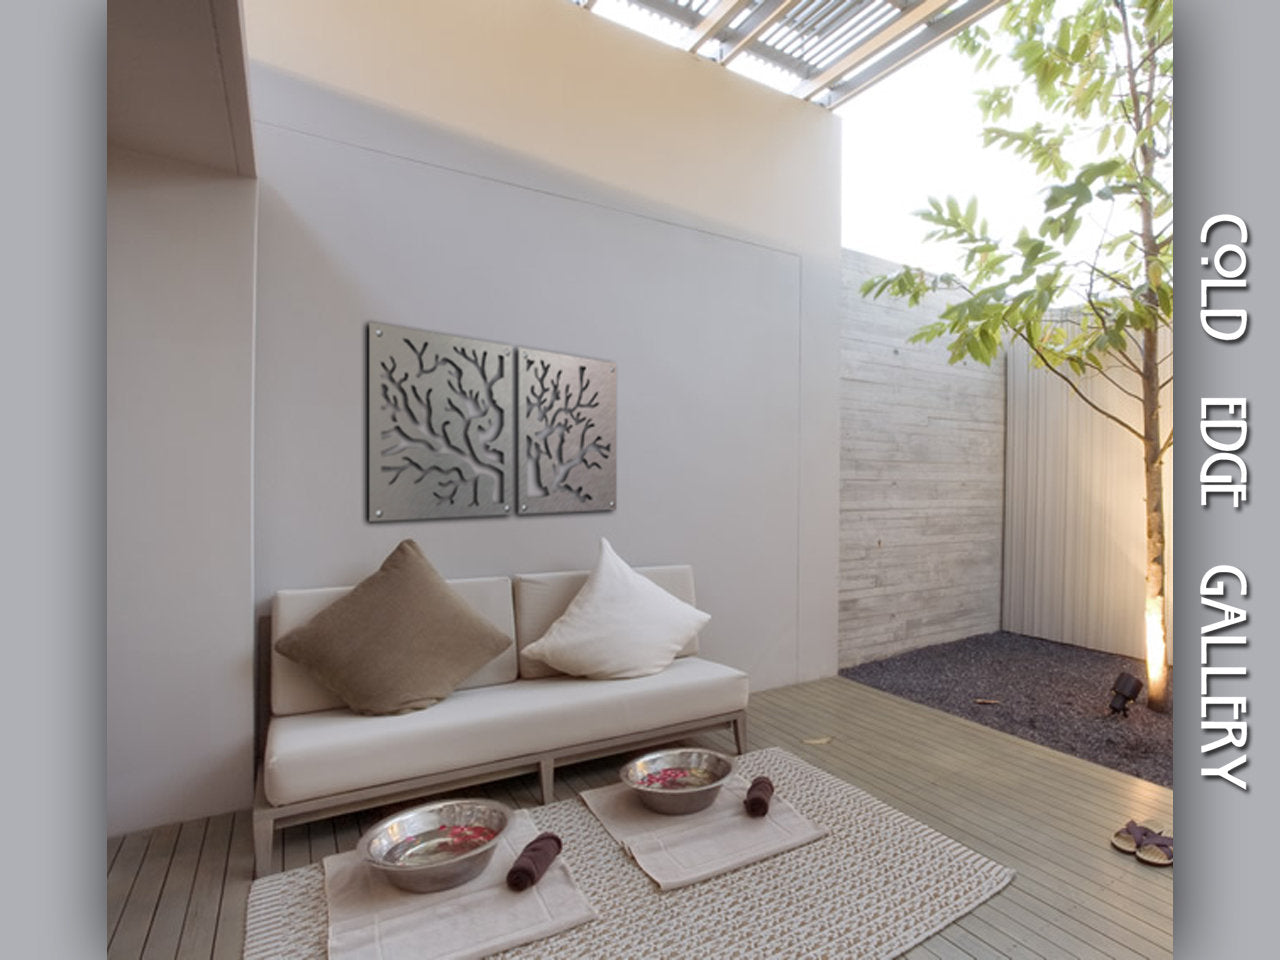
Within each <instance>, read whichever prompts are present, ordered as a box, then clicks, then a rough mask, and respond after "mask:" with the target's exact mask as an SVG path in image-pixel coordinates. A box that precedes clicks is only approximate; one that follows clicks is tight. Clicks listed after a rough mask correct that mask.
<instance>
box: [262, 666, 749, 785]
mask: <svg viewBox="0 0 1280 960" xmlns="http://www.w3.org/2000/svg"><path fill="white" fill-rule="evenodd" d="M746 705H747V675H746V674H745V673H743V672H742V671H740V670H735V669H734V668H732V667H727V666H724V665H722V664H718V663H712V662H711V661H709V660H702V659H700V658H698V657H684V658H681V659H679V660H676V661H675V662H674V663H672V664H671V666H669V667H667V669H665V670H663V671H662V672H661V673H656V674H653V675H652V676H648V677H636V678H634V679H630V680H612V681H608V682H605V681H600V680H584V679H581V678H578V677H548V678H544V679H540V680H517V681H515V682H514V683H508V684H502V685H499V686H490V687H475V688H473V689H470V690H458V691H456V692H455V693H454V694H453V695H452V696H450V697H449V698H448V699H447V700H443V701H441V702H440V703H438V704H436V705H435V706H434V707H432V708H431V709H430V710H423V711H419V712H417V713H408V714H403V715H400V716H385V717H362V716H356V715H354V714H352V713H351V712H349V711H346V710H326V711H323V712H320V713H307V714H299V715H296V716H288V717H276V718H274V719H273V720H272V721H271V725H270V727H269V729H268V734H267V743H266V753H265V757H264V761H263V771H264V776H263V787H264V789H265V791H266V795H267V799H268V800H269V801H270V802H271V803H272V804H275V805H280V804H284V803H295V802H298V801H301V800H309V799H312V798H315V797H322V796H327V795H329V794H334V793H341V792H343V791H347V790H357V789H361V788H364V787H371V786H375V785H379V784H385V783H391V782H394V781H397V780H406V779H409V778H412V777H421V776H427V775H429V774H434V773H442V772H445V771H452V770H459V769H462V768H464V767H469V766H476V765H480V764H485V763H494V762H497V761H501V760H505V759H509V758H514V757H520V756H526V755H529V754H536V753H540V752H543V751H552V750H557V751H561V752H565V753H568V752H571V750H572V748H573V747H574V746H576V745H580V744H582V745H586V744H590V743H592V742H594V741H599V740H606V739H609V738H611V737H621V736H626V735H630V734H635V733H638V732H643V731H645V730H652V729H656V728H659V727H663V726H669V725H671V724H677V723H684V722H689V721H695V720H699V719H701V718H704V717H710V716H717V715H720V714H725V713H733V712H735V711H738V710H743V709H745V708H746Z"/></svg>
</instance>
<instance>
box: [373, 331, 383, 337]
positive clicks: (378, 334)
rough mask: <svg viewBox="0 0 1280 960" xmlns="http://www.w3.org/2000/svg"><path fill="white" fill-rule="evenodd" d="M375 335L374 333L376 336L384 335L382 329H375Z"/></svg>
mask: <svg viewBox="0 0 1280 960" xmlns="http://www.w3.org/2000/svg"><path fill="white" fill-rule="evenodd" d="M373 335H374V336H375V337H380V336H382V331H381V330H375V331H373Z"/></svg>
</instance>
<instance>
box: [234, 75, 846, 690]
mask: <svg viewBox="0 0 1280 960" xmlns="http://www.w3.org/2000/svg"><path fill="white" fill-rule="evenodd" d="M253 82H254V89H255V98H256V99H255V110H256V113H257V115H258V116H259V117H260V118H262V119H261V120H260V121H259V123H258V124H257V127H256V129H255V133H254V136H255V143H256V148H257V162H258V170H259V173H260V176H261V178H262V203H261V219H260V262H259V266H260V271H259V299H258V341H257V371H258V372H257V394H256V405H257V453H256V480H257V492H256V504H257V521H256V527H257V536H256V546H257V598H258V602H259V611H260V612H262V613H265V612H266V609H267V604H268V601H269V599H270V596H271V594H272V593H273V592H274V591H276V590H278V589H280V588H284V587H297V586H313V585H327V584H341V583H351V582H354V581H355V580H356V579H359V578H360V577H362V576H364V575H365V574H367V573H368V572H370V571H372V570H373V569H374V568H375V567H376V566H377V564H378V563H379V562H380V561H381V560H382V558H383V556H384V555H385V554H386V553H387V552H388V551H389V550H390V549H391V548H392V547H393V546H394V545H395V543H396V542H397V541H398V540H400V539H401V538H403V537H408V536H412V537H415V538H416V539H418V540H419V542H420V543H421V544H422V546H423V548H424V550H425V551H426V552H427V554H428V556H430V557H431V558H432V559H433V561H434V562H435V563H436V565H437V566H438V567H439V568H440V569H441V571H442V572H443V573H445V574H446V575H447V576H475V575H482V574H488V573H515V572H520V571H532V570H549V569H562V568H582V567H589V566H590V565H591V564H592V563H593V562H594V559H595V554H596V549H597V544H598V541H599V538H600V537H601V536H607V537H608V538H609V539H610V541H611V542H612V543H613V544H614V546H615V547H616V548H617V550H618V551H619V552H620V553H621V554H622V555H623V556H624V557H625V558H626V559H627V560H629V561H630V562H632V563H636V564H651V563H664V562H689V563H692V564H693V565H694V567H695V570H696V575H697V581H698V597H699V602H700V604H701V605H702V606H703V607H704V608H705V609H707V610H708V611H709V612H711V613H712V616H713V621H712V624H711V625H710V626H709V627H708V628H707V630H706V631H705V632H704V634H703V643H702V646H703V649H704V651H705V652H706V653H707V654H708V655H709V656H711V657H713V658H715V659H719V660H722V661H724V662H727V663H731V664H734V665H736V666H739V667H741V668H742V669H744V670H747V671H748V672H750V674H751V676H752V681H753V684H754V685H755V686H756V688H757V689H760V688H764V687H768V686H775V685H778V684H783V683H791V682H794V681H795V680H796V679H797V678H798V676H799V675H800V673H799V671H800V663H801V660H802V651H803V648H804V646H805V642H804V640H803V639H802V637H801V636H800V634H799V626H798V620H799V613H800V607H799V605H800V600H799V596H798V579H797V570H798V568H799V549H800V547H799V538H798V524H799V512H800V510H801V504H802V495H801V494H802V491H801V489H800V486H799V472H798V465H799V462H800V458H801V436H802V433H803V424H802V421H801V411H800V374H801V367H800V334H801V312H800V304H801V288H802V282H801V267H802V262H803V261H802V257H801V256H799V255H798V254H795V253H791V252H787V251H783V250H777V249H773V248H770V247H767V246H764V245H761V244H757V243H750V242H744V241H742V240H739V239H735V238H731V237H727V236H725V235H724V234H720V233H715V232H711V231H708V230H698V229H692V228H689V227H685V226H680V225H676V224H673V223H671V222H668V221H665V220H662V219H658V218H655V217H651V216H645V215H637V214H635V213H631V212H627V211H624V210H621V209H618V208H617V207H616V206H615V205H614V202H615V201H616V200H617V197H615V196H612V195H609V194H608V193H606V192H602V191H599V190H598V189H595V188H584V186H583V185H582V184H580V183H577V182H575V180H574V179H573V178H567V179H566V178H564V177H563V176H562V175H560V174H557V173H554V172H549V171H543V170H541V169H540V168H538V167H536V166H531V165H530V164H529V163H528V162H527V161H524V160H523V159H521V158H517V157H513V156H510V155H508V154H504V153H500V152H495V151H493V150H492V149H491V148H488V147H485V146H483V145H480V144H474V143H467V142H465V141H462V140H459V138H457V137H456V136H455V135H453V134H450V133H440V132H438V131H435V130H432V129H431V128H429V127H427V126H425V125H423V124H420V123H413V122H408V121H406V120H405V119H404V118H403V117H399V116H396V115H393V114H389V113H386V112H383V111H378V110H376V109H374V108H371V107H368V106H367V105H362V104H358V103H355V102H353V101H350V100H349V99H347V98H344V97H339V96H335V95H333V94H331V93H326V92H324V91H321V90H319V89H317V88H316V87H314V86H313V85H309V84H306V83H303V82H300V81H297V80H295V79H291V78H287V77H283V76H280V75H277V74H274V73H271V72H269V71H265V70H259V71H257V72H255V73H254V75H253ZM279 116H290V117H294V118H297V117H301V116H305V117H306V125H307V132H306V133H301V132H298V131H296V130H291V129H285V128H283V127H282V126H279V125H277V124H275V123H273V122H272V120H273V119H274V118H275V117H279ZM320 131H323V134H322V135H321V136H316V135H314V134H316V133H318V132H320ZM357 138H360V139H361V140H362V141H363V142H356V140H357ZM374 143H376V149H371V148H370V144H374ZM446 164H448V165H446ZM570 191H574V192H572V193H571V192H570ZM588 195H589V199H588V202H584V200H583V199H580V198H582V197H587V196H588ZM369 320H378V321H382V322H386V323H393V324H401V325H407V326H413V327H418V328H422V329H428V330H441V331H444V332H449V333H457V334H463V335H467V336H476V337H480V338H483V339H489V340H496V341H499V342H505V343H513V344H517V345H521V346H531V347H536V348H541V349H549V350H556V351H562V352H568V353H576V354H580V355H584V356H592V357H601V358H604V359H608V360H610V361H614V362H616V363H617V367H618V409H619V413H618V434H617V436H618V444H617V451H616V453H617V462H618V477H619V480H618V508H617V509H616V510H615V511H613V512H610V513H599V514H584V515H578V516H550V517H537V518H529V517H505V518H494V519H480V520H454V521H433V522H430V523H424V522H418V523H388V524H369V523H367V522H366V520H365V516H364V503H365V479H364V478H365V464H364V431H365V417H366V412H365V401H364V398H365V376H366V361H365V348H364V330H365V324H366V322H367V321H369ZM809 644H810V646H812V647H814V648H816V647H818V646H819V645H820V644H824V645H825V646H826V647H828V648H829V647H832V646H833V638H832V637H831V636H830V635H828V636H826V637H818V636H814V637H812V638H810V640H809ZM819 656H823V657H829V654H828V652H827V651H826V650H822V651H816V650H815V651H810V652H808V657H809V659H810V660H816V659H817V658H818V657H819Z"/></svg>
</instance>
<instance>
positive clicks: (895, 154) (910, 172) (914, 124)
mask: <svg viewBox="0 0 1280 960" xmlns="http://www.w3.org/2000/svg"><path fill="white" fill-rule="evenodd" d="M1075 6H1076V4H1075V3H1074V2H1070V0H1069V2H1065V3H1060V4H1059V7H1060V8H1061V9H1064V10H1069V9H1072V8H1074V7H1075ZM999 18H1000V9H999V8H997V9H996V10H995V11H994V13H992V14H989V15H988V16H987V17H986V19H985V21H984V23H983V25H984V26H985V27H986V29H987V30H988V31H989V32H991V33H992V34H995V33H996V28H997V26H998V24H999ZM1023 82H1024V81H1023V80H1022V75H1021V73H1020V72H1019V71H1018V69H1017V67H1016V66H1015V65H1014V64H1012V63H1011V62H1010V61H1009V60H1008V59H1006V58H1002V59H1001V60H1000V61H999V62H998V63H997V64H996V65H995V66H994V67H993V68H991V69H990V70H984V71H982V72H981V73H978V72H976V71H975V70H974V65H973V61H972V60H970V59H969V58H968V57H966V56H965V55H963V54H961V53H959V52H958V51H957V50H955V49H954V47H953V46H952V44H951V43H944V44H940V45H938V46H937V47H935V48H934V49H932V50H930V51H929V52H928V53H926V54H924V55H922V56H921V57H918V58H917V59H916V60H914V61H913V62H911V63H910V64H908V65H906V66H905V67H903V68H902V69H900V70H898V71H897V72H895V73H893V74H891V75H889V76H888V77H886V78H885V79H884V80H882V81H880V82H879V83H877V84H876V85H875V86H873V87H871V88H870V89H868V90H866V91H864V92H863V93H861V94H859V95H858V96H856V97H854V98H853V99H852V100H850V101H849V102H848V103H847V104H845V105H843V106H842V107H839V108H837V109H836V111H835V112H836V115H837V116H839V117H840V118H841V121H842V125H843V128H844V143H843V178H842V179H843V194H842V201H841V234H842V245H843V246H845V247H847V248H849V249H852V250H857V251H859V252H862V253H868V254H872V255H874V256H878V257H883V258H884V259H886V260H893V261H898V262H902V263H908V264H911V265H912V266H918V267H924V268H925V269H926V270H929V271H931V272H934V273H942V272H945V271H948V270H956V269H958V261H957V259H956V250H957V248H956V247H955V246H954V245H953V244H943V243H935V242H926V241H925V240H924V236H925V234H926V233H927V232H928V231H929V230H930V228H931V226H930V225H929V224H927V223H925V222H924V221H923V220H920V219H919V218H918V217H916V216H914V215H913V212H914V211H917V210H921V209H924V208H925V207H927V205H928V200H929V198H930V197H937V198H938V199H939V200H943V199H945V198H946V197H947V196H954V197H955V198H956V199H957V200H959V201H960V203H961V205H962V206H963V205H964V204H966V203H967V202H968V201H969V199H970V198H971V197H975V196H976V197H977V198H978V211H979V214H980V215H981V216H983V217H986V218H987V220H988V221H989V224H990V227H991V232H992V234H993V235H995V236H997V237H1002V238H1007V239H1009V240H1012V239H1014V238H1015V237H1016V236H1017V233H1018V229H1019V227H1021V226H1026V227H1028V229H1029V230H1030V231H1031V232H1032V233H1033V234H1034V233H1035V230H1036V227H1037V226H1038V224H1039V222H1040V219H1041V217H1042V215H1043V210H1044V195H1045V190H1046V187H1045V181H1043V180H1042V179H1041V178H1039V177H1038V176H1037V175H1036V174H1035V173H1034V171H1033V170H1032V169H1031V166H1030V165H1029V164H1028V163H1027V162H1026V161H1024V160H1022V159H1021V158H1019V157H1016V156H1014V155H1013V154H1011V153H1009V152H1007V151H1002V150H999V149H997V148H995V147H990V148H986V147H983V146H982V128H983V126H984V121H983V119H982V113H981V111H980V110H979V109H978V101H977V95H976V91H978V90H981V89H986V88H990V87H994V86H999V85H1010V86H1014V87H1017V86H1019V84H1020V83H1023ZM1037 119H1039V120H1041V121H1042V122H1044V123H1045V124H1046V125H1049V126H1053V127H1058V126H1061V124H1062V120H1061V118H1056V117H1051V116H1048V115H1047V114H1045V113H1044V112H1043V111H1042V110H1041V109H1040V106H1039V103H1038V102H1037V101H1036V100H1035V98H1034V96H1031V95H1029V94H1028V95H1026V96H1023V97H1020V98H1019V99H1018V100H1017V106H1016V108H1015V111H1014V114H1013V117H1012V118H1011V119H1005V120H1002V121H1001V123H1002V124H1004V125H1007V126H1011V127H1015V128H1022V127H1026V126H1029V125H1030V124H1031V123H1033V122H1034V121H1035V120H1037ZM1075 139H1076V142H1077V144H1078V146H1077V152H1076V154H1075V156H1076V158H1077V159H1085V160H1087V159H1089V157H1088V156H1087V154H1090V153H1092V149H1091V147H1092V144H1093V143H1094V141H1095V136H1094V134H1092V133H1087V134H1080V135H1078V136H1077V137H1076V138H1075ZM1103 226H1104V225H1103V224H1100V223H1099V224H1093V225H1086V226H1085V227H1083V228H1082V229H1081V230H1080V232H1079V234H1078V235H1077V237H1076V239H1075V241H1074V242H1073V243H1072V244H1071V247H1070V248H1069V253H1070V254H1071V255H1072V256H1074V257H1078V258H1079V259H1082V260H1089V259H1092V253H1093V250H1094V248H1095V247H1096V244H1097V242H1098V240H1099V238H1100V236H1101V234H1102V232H1103Z"/></svg>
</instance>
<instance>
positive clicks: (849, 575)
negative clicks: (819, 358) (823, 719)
mask: <svg viewBox="0 0 1280 960" xmlns="http://www.w3.org/2000/svg"><path fill="white" fill-rule="evenodd" d="M840 266H841V301H840V311H841V321H840V353H841V356H840V360H841V363H840V567H839V574H840V584H839V637H840V640H839V661H840V666H842V667H846V666H853V665H855V664H858V663H863V662H866V661H868V660H879V659H881V658H883V657H887V656H892V655H893V654H896V653H902V652H904V651H906V650H912V649H915V648H917V647H924V646H928V645H931V644H935V643H944V642H946V641H948V640H957V639H960V638H961V637H967V636H971V635H972V634H975V633H983V632H986V631H990V630H996V629H999V627H1000V597H1001V552H1002V549H1001V548H1002V536H1003V531H1002V526H1003V525H1002V512H1003V500H1004V480H1003V478H1004V430H1005V397H1004V390H1005V388H1004V376H1005V372H1004V360H1003V358H1001V359H999V360H997V361H996V363H995V364H994V365H993V366H992V367H984V366H983V365H981V364H979V363H975V362H973V361H967V362H964V363H961V364H957V365H955V366H952V365H950V364H948V363H947V351H946V348H945V347H944V346H942V345H941V344H940V343H933V344H909V343H907V338H908V337H909V336H910V335H911V334H912V333H913V332H914V331H916V330H917V329H919V328H920V327H921V326H923V325H924V324H926V323H928V322H929V321H930V320H932V319H934V318H935V317H936V316H937V313H938V311H939V310H940V309H941V308H942V306H943V303H944V301H943V300H942V298H941V297H932V298H928V299H926V300H925V301H924V302H922V303H921V304H920V305H919V306H918V307H915V308H909V307H907V306H906V304H905V303H903V302H901V301H896V300H891V299H880V300H871V299H863V297H862V295H861V294H860V293H859V292H858V290H859V287H860V286H861V285H862V282H863V281H864V280H865V279H866V278H867V277H870V276H872V275H874V274H878V273H884V272H888V271H890V270H893V269H895V267H896V266H897V265H896V264H893V263H891V262H889V261H885V260H879V259H876V258H874V257H869V256H866V255H864V254H861V253H855V252H853V251H850V250H846V251H844V254H843V258H842V260H841V265H840Z"/></svg>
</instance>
